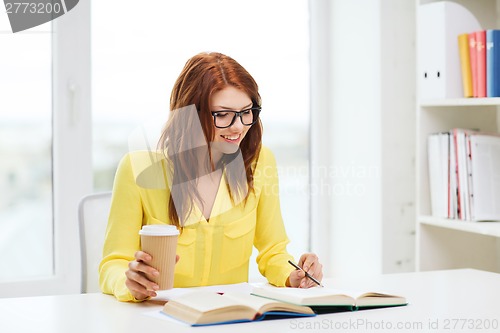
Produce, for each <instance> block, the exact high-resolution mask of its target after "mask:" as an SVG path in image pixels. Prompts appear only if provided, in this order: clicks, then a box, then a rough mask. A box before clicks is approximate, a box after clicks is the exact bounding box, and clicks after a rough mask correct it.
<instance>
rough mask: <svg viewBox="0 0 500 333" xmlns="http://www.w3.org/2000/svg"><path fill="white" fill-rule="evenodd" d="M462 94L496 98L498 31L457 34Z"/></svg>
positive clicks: (498, 94)
mask: <svg viewBox="0 0 500 333" xmlns="http://www.w3.org/2000/svg"><path fill="white" fill-rule="evenodd" d="M458 49H459V52H460V66H461V74H462V85H463V94H464V97H500V30H491V29H490V30H479V31H473V32H469V33H463V34H460V35H459V36H458Z"/></svg>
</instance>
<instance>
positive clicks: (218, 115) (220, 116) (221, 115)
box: [215, 112, 229, 118]
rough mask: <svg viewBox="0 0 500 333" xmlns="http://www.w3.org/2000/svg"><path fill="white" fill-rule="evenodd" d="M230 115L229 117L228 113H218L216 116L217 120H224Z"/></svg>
mask: <svg viewBox="0 0 500 333" xmlns="http://www.w3.org/2000/svg"><path fill="white" fill-rule="evenodd" d="M228 115H229V113H228V112H217V113H216V114H215V116H216V117H217V118H224V117H227V116H228Z"/></svg>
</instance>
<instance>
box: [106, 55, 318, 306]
mask: <svg viewBox="0 0 500 333" xmlns="http://www.w3.org/2000/svg"><path fill="white" fill-rule="evenodd" d="M260 105H261V98H260V95H259V92H258V86H257V83H256V82H255V81H254V79H253V78H252V76H251V75H250V74H249V73H248V72H247V71H246V70H245V69H244V68H243V67H242V66H241V65H240V64H239V63H237V62H236V61H235V60H233V59H232V58H230V57H228V56H226V55H223V54H220V53H201V54H198V55H195V56H194V57H192V58H191V59H189V60H188V62H187V63H186V65H185V67H184V69H183V70H182V72H181V74H180V76H179V78H178V79H177V81H176V83H175V86H174V88H173V90H172V95H171V98H170V110H172V111H171V114H170V118H169V121H168V122H167V124H166V126H165V128H164V131H163V133H162V136H161V139H160V142H159V147H158V148H159V149H158V150H157V151H156V152H151V151H149V152H141V151H137V152H131V153H129V154H127V155H126V156H125V157H124V158H123V159H122V160H121V162H120V164H119V166H118V170H117V172H116V178H115V183H114V188H113V198H112V205H111V211H110V215H109V222H108V228H107V233H106V240H105V245H104V251H103V255H104V257H103V260H102V262H101V265H100V286H101V289H102V291H103V292H105V293H109V294H113V295H115V296H116V298H117V299H119V300H121V301H140V300H144V299H147V298H148V297H154V296H156V291H157V290H158V286H157V285H156V284H155V283H154V282H152V281H151V278H152V277H153V276H157V275H158V274H159V272H158V271H157V270H155V269H154V268H153V267H151V266H150V265H149V263H150V261H151V256H150V255H149V254H148V253H145V252H143V251H140V248H141V247H140V236H139V230H140V229H141V227H142V225H146V224H172V225H175V226H177V228H179V229H180V231H181V234H180V236H179V239H178V246H177V264H176V268H175V273H174V274H175V282H174V286H175V287H192V286H203V285H213V284H228V283H239V282H244V281H247V280H248V265H249V258H250V256H251V254H252V246H255V247H256V248H257V249H258V251H259V254H258V256H257V263H258V267H259V271H260V272H261V273H262V274H263V275H264V276H265V277H266V278H267V280H268V281H269V282H270V283H271V284H274V285H276V286H290V287H300V288H308V287H311V286H315V285H316V284H315V283H314V282H313V281H312V280H311V279H309V278H307V277H305V274H304V272H303V271H300V270H296V269H295V268H294V267H292V266H291V265H290V264H289V263H288V260H292V261H293V257H292V256H291V255H290V254H288V252H287V251H286V245H287V244H288V242H289V240H288V238H287V236H286V233H285V228H284V225H283V220H282V217H281V211H280V204H279V193H278V192H279V190H278V176H277V170H276V163H275V159H274V156H273V154H272V153H271V151H270V150H269V149H267V148H265V147H263V146H262V145H261V139H262V124H261V121H260V118H259V113H260V111H261V107H260ZM298 264H299V266H301V267H302V268H303V269H304V270H305V271H307V272H308V273H309V274H310V275H312V276H313V277H315V278H316V279H317V280H321V279H322V277H323V273H322V265H321V264H320V263H319V261H318V257H317V256H316V255H315V254H312V253H306V254H303V255H302V256H301V257H300V259H299V261H298Z"/></svg>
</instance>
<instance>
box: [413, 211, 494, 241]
mask: <svg viewBox="0 0 500 333" xmlns="http://www.w3.org/2000/svg"><path fill="white" fill-rule="evenodd" d="M419 223H420V224H424V225H431V226H435V227H441V228H447V229H453V230H459V231H465V232H470V233H473V234H479V235H484V236H492V237H499V238H500V222H474V221H462V220H453V219H445V218H437V217H434V216H420V217H419Z"/></svg>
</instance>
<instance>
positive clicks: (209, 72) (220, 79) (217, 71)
mask: <svg viewBox="0 0 500 333" xmlns="http://www.w3.org/2000/svg"><path fill="white" fill-rule="evenodd" d="M228 86H232V87H234V88H237V89H239V90H241V91H243V92H244V93H246V94H247V95H248V97H250V99H251V100H252V102H253V105H254V106H260V105H261V98H260V95H259V89H258V85H257V83H256V82H255V80H254V79H253V77H252V76H251V75H250V74H249V73H248V72H247V71H246V70H245V68H243V66H241V65H240V64H239V63H238V62H236V61H235V60H234V59H232V58H231V57H229V56H226V55H224V54H221V53H199V54H197V55H195V56H194V57H192V58H190V59H189V60H188V61H187V62H186V65H185V66H184V68H183V70H182V72H181V74H180V75H179V77H178V78H177V81H176V82H175V85H174V88H173V89H172V94H171V96H170V112H171V114H170V118H169V121H168V122H167V124H166V126H165V128H164V130H163V133H162V135H161V138H160V141H159V148H160V149H161V150H163V151H166V152H167V154H168V152H179V151H183V153H182V154H179V155H178V156H176V158H174V159H170V160H171V161H173V163H172V165H171V166H170V167H171V169H172V170H171V171H173V172H172V177H173V184H176V183H180V182H183V181H185V180H192V179H195V178H196V176H197V175H196V174H195V173H196V171H195V168H192V167H190V166H192V165H196V164H193V163H196V162H197V158H198V156H199V154H197V153H196V152H195V151H194V150H187V151H186V150H185V148H186V147H194V146H196V144H195V143H193V142H189V141H194V140H197V138H195V137H192V136H191V135H186V130H187V129H186V128H178V127H179V126H176V125H178V124H179V122H176V121H175V119H176V118H182V117H184V121H183V122H182V123H183V124H186V123H192V120H189V119H188V120H186V117H185V115H187V114H188V113H187V112H186V111H187V109H188V108H187V107H189V106H195V107H196V110H197V115H198V119H199V122H200V124H201V128H202V131H203V135H204V140H205V141H206V143H207V144H208V143H209V142H212V141H213V139H214V123H213V117H212V114H211V110H210V105H211V104H210V102H211V97H212V95H213V94H214V93H216V92H218V91H220V90H222V89H224V88H226V87H228ZM261 141H262V123H261V121H260V119H259V120H258V121H257V122H256V123H255V124H253V125H252V126H251V128H250V129H249V130H248V132H247V134H246V136H245V138H244V139H243V140H242V142H241V143H240V151H241V154H242V156H243V162H244V169H245V175H244V177H238V175H236V174H235V175H231V173H230V170H229V168H228V169H226V177H227V180H228V182H232V183H233V185H235V186H236V188H239V189H242V188H243V187H245V188H246V191H240V193H245V199H246V197H247V196H248V194H249V193H251V191H252V190H253V170H252V163H253V162H254V161H256V159H257V157H258V154H259V152H260V147H261ZM208 152H209V156H210V162H211V168H212V170H213V169H214V164H213V161H212V158H211V156H212V155H211V152H210V149H209V150H208ZM237 153H239V152H237ZM226 158H228V159H232V157H231V156H227V157H226ZM242 178H243V179H242ZM231 187H232V186H231ZM228 188H229V184H228ZM233 188H234V187H233ZM183 191H184V192H183V193H181V198H182V200H181V203H179V200H177V202H176V203H175V204H174V199H173V197H172V192H171V193H170V197H169V202H168V216H169V218H170V220H171V222H172V224H174V225H176V226H177V227H180V226H183V223H184V222H185V218H186V217H187V216H188V215H189V213H190V212H191V210H192V208H193V204H194V198H198V199H200V195H199V193H198V190H197V188H196V186H195V185H194V184H191V185H188V187H187V188H184V190H183ZM230 194H231V195H232V196H234V195H238V193H237V192H235V191H232V192H231V191H230ZM232 198H233V197H232Z"/></svg>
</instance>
